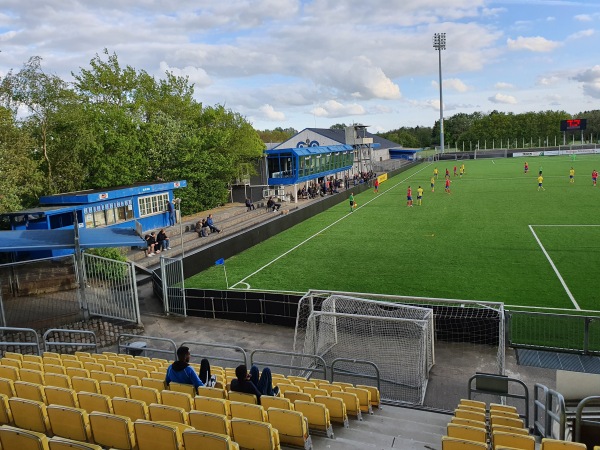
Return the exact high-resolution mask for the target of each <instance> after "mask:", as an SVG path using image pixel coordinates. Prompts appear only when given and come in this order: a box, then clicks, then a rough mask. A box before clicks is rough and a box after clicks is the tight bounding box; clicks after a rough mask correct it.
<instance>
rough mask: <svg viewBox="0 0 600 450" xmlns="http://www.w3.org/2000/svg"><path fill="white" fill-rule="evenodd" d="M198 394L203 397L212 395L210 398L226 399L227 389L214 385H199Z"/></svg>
mask: <svg viewBox="0 0 600 450" xmlns="http://www.w3.org/2000/svg"><path fill="white" fill-rule="evenodd" d="M198 395H202V396H203V397H212V398H223V399H227V398H228V396H227V391H226V390H225V389H222V388H214V387H206V386H204V387H201V388H198Z"/></svg>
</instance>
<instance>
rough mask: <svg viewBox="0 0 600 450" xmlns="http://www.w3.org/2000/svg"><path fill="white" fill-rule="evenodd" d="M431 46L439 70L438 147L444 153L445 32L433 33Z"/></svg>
mask: <svg viewBox="0 0 600 450" xmlns="http://www.w3.org/2000/svg"><path fill="white" fill-rule="evenodd" d="M433 48H434V49H436V50H437V51H438V64H439V72H440V147H441V148H442V153H444V101H443V96H442V50H446V33H434V35H433Z"/></svg>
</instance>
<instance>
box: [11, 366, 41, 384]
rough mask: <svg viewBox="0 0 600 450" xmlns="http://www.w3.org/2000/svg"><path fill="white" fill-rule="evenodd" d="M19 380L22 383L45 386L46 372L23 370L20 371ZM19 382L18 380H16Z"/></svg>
mask: <svg viewBox="0 0 600 450" xmlns="http://www.w3.org/2000/svg"><path fill="white" fill-rule="evenodd" d="M19 379H20V381H26V382H27V383H35V384H44V383H45V382H46V378H45V377H44V372H42V371H41V370H33V369H21V370H19ZM15 381H17V380H15Z"/></svg>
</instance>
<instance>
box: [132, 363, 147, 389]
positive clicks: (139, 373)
mask: <svg viewBox="0 0 600 450" xmlns="http://www.w3.org/2000/svg"><path fill="white" fill-rule="evenodd" d="M127 375H130V376H132V377H136V378H137V379H138V380H141V379H142V378H148V377H149V376H150V372H148V371H147V370H142V369H140V368H139V366H138V367H136V368H135V369H127ZM138 384H139V385H141V383H138Z"/></svg>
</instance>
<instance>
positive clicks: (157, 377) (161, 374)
mask: <svg viewBox="0 0 600 450" xmlns="http://www.w3.org/2000/svg"><path fill="white" fill-rule="evenodd" d="M150 378H152V379H153V380H161V381H163V382H164V381H165V378H166V371H165V372H161V371H154V372H150ZM163 389H164V388H163Z"/></svg>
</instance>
